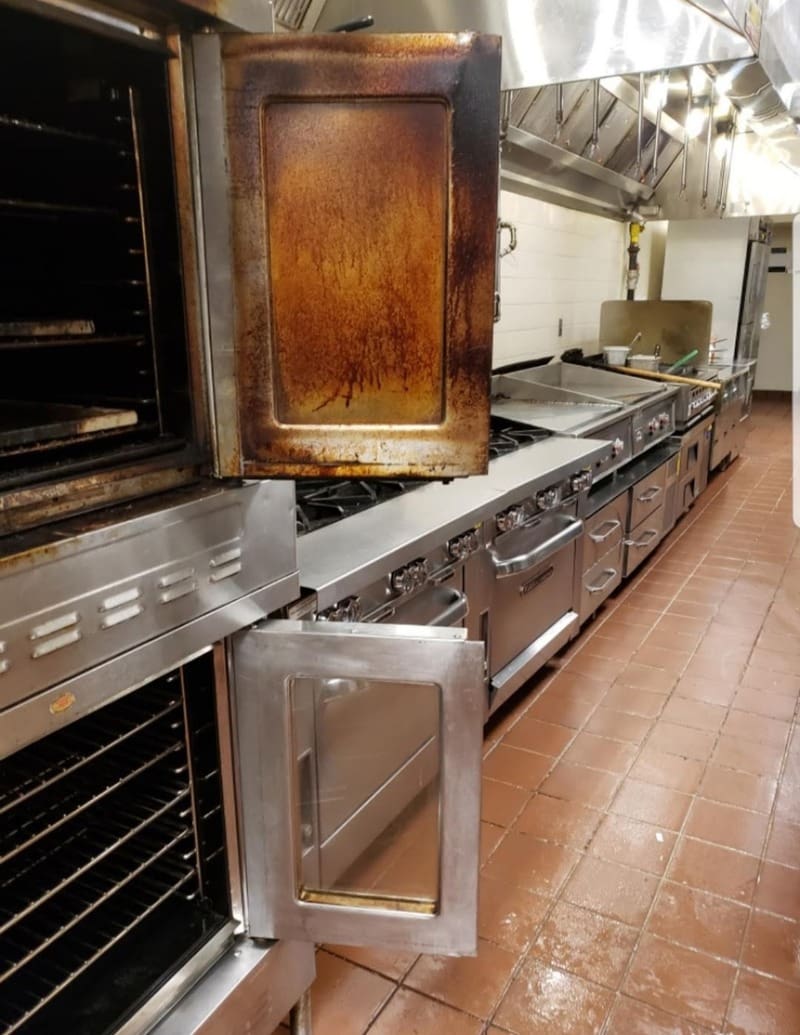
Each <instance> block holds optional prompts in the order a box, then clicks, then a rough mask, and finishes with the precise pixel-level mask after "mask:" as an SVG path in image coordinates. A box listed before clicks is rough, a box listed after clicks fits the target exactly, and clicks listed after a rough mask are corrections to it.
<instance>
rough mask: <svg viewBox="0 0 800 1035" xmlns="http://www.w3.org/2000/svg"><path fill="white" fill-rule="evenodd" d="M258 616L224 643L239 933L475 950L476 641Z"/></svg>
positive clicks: (446, 633)
mask: <svg viewBox="0 0 800 1035" xmlns="http://www.w3.org/2000/svg"><path fill="white" fill-rule="evenodd" d="M464 637H465V633H464V631H463V630H460V629H437V628H425V627H412V626H390V625H370V624H353V625H348V624H343V623H332V624H330V625H325V624H323V623H305V622H290V621H269V622H264V623H262V624H261V625H259V626H258V627H256V628H255V629H251V630H249V631H247V632H245V633H242V634H240V635H239V636H238V637H237V638H236V640H235V646H234V665H235V670H236V680H235V685H236V695H237V701H236V711H237V717H238V718H237V723H238V731H239V733H238V736H239V752H240V786H241V791H242V801H243V834H244V845H245V868H246V883H247V894H248V915H249V923H250V931H251V933H252V934H253V935H254V936H256V937H265V938H283V937H286V938H304V939H313V940H314V941H318V942H321V941H329V942H334V943H340V944H353V945H379V946H386V947H402V948H407V949H410V950H415V951H418V952H436V953H449V954H453V955H464V954H469V953H472V952H474V951H475V948H476V915H477V877H478V842H479V820H480V816H479V813H480V759H481V743H482V726H483V714H484V702H483V694H484V683H483V645H482V644H480V643H473V642H469V641H467V640H466V639H465V638H464Z"/></svg>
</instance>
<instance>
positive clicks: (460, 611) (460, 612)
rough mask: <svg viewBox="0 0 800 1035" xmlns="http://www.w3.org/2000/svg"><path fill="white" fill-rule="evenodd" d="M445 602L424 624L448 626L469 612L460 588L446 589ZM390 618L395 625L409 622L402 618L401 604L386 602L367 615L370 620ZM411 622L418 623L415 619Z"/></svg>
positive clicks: (382, 620) (414, 599)
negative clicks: (377, 609)
mask: <svg viewBox="0 0 800 1035" xmlns="http://www.w3.org/2000/svg"><path fill="white" fill-rule="evenodd" d="M445 593H446V603H445V604H444V606H443V607H442V609H441V611H438V612H437V613H436V614H434V615H433V616H432V617H431V618H427V619H426V620H425V622H424V624H425V625H436V626H449V625H456V624H457V623H459V622H462V621H463V620H464V619H465V618H466V617H467V615H468V614H469V600H468V599H467V594H466V593H462V592H461V590H460V589H452V588H450V589H447V590H446V591H445ZM442 595H444V594H442ZM419 599H420V598H419V597H413V598H412V599H411V600H410V601H408V604H409V605H413V604H414V603H415V602H418V601H419ZM389 618H391V619H392V620H393V621H394V622H395V623H396V624H397V625H406V624H409V621H410V619H408V618H406V619H405V620H404V618H403V605H402V604H401V605H399V606H397V605H395V604H388V605H386V606H385V607H382V608H381V609H380V610H379V611H376V612H374V613H373V614H371V615H370V616H369V621H370V622H385V621H386V620H387V619H389ZM413 624H415V625H416V624H419V622H418V621H415V622H414V623H413Z"/></svg>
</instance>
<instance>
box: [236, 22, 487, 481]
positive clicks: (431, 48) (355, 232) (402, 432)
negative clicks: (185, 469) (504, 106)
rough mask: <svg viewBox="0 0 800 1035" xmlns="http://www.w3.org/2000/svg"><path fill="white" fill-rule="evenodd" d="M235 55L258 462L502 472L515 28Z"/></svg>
mask: <svg viewBox="0 0 800 1035" xmlns="http://www.w3.org/2000/svg"><path fill="white" fill-rule="evenodd" d="M223 53H224V58H225V67H226V90H227V119H228V148H229V159H230V169H231V183H232V215H233V227H234V233H233V250H234V291H235V305H236V366H237V380H238V385H239V391H240V399H241V403H242V413H243V418H242V427H241V440H242V471H243V472H246V473H248V474H250V475H257V474H276V473H277V474H283V475H287V476H302V475H304V474H318V473H326V474H333V473H336V474H337V475H339V474H341V475H352V474H357V475H365V474H376V473H386V474H394V475H399V474H412V473H413V474H414V475H423V476H424V475H429V476H432V477H450V476H455V475H465V474H473V473H480V472H481V471H484V470H485V469H486V466H487V463H488V456H487V441H486V439H487V437H488V423H489V377H490V367H491V344H492V331H493V319H492V316H493V294H494V250H495V225H496V213H497V175H498V159H497V143H498V137H497V134H498V124H499V41H498V40H496V39H494V38H490V37H476V36H471V35H469V34H461V35H459V36H413V35H410V36H396V37H382V36H370V37H361V38H358V37H352V36H347V35H338V36H336V35H331V36H320V37H298V36H294V37H276V38H274V39H270V40H268V41H265V40H264V39H263V38H262V39H259V40H258V41H254V40H252V39H247V38H246V37H232V38H231V39H229V40H226V41H225V42H224V43H223Z"/></svg>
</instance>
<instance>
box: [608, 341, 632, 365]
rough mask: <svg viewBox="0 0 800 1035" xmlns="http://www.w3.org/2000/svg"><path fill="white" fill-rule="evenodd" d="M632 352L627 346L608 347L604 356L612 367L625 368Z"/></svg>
mask: <svg viewBox="0 0 800 1035" xmlns="http://www.w3.org/2000/svg"><path fill="white" fill-rule="evenodd" d="M630 351H631V350H630V349H629V348H628V346H627V345H606V347H605V348H604V349H603V355H604V356H605V359H606V363H608V365H609V366H610V367H624V366H625V360H626V359H627V356H628V353H629V352H630Z"/></svg>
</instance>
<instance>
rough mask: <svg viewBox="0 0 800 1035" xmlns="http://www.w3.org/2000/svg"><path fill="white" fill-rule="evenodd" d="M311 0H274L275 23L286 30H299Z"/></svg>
mask: <svg viewBox="0 0 800 1035" xmlns="http://www.w3.org/2000/svg"><path fill="white" fill-rule="evenodd" d="M310 6H311V0H275V21H276V22H278V24H279V25H283V27H284V28H286V29H299V28H301V26H302V24H303V19H304V18H305V16H306V13H307V12H308V9H309V7H310Z"/></svg>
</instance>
